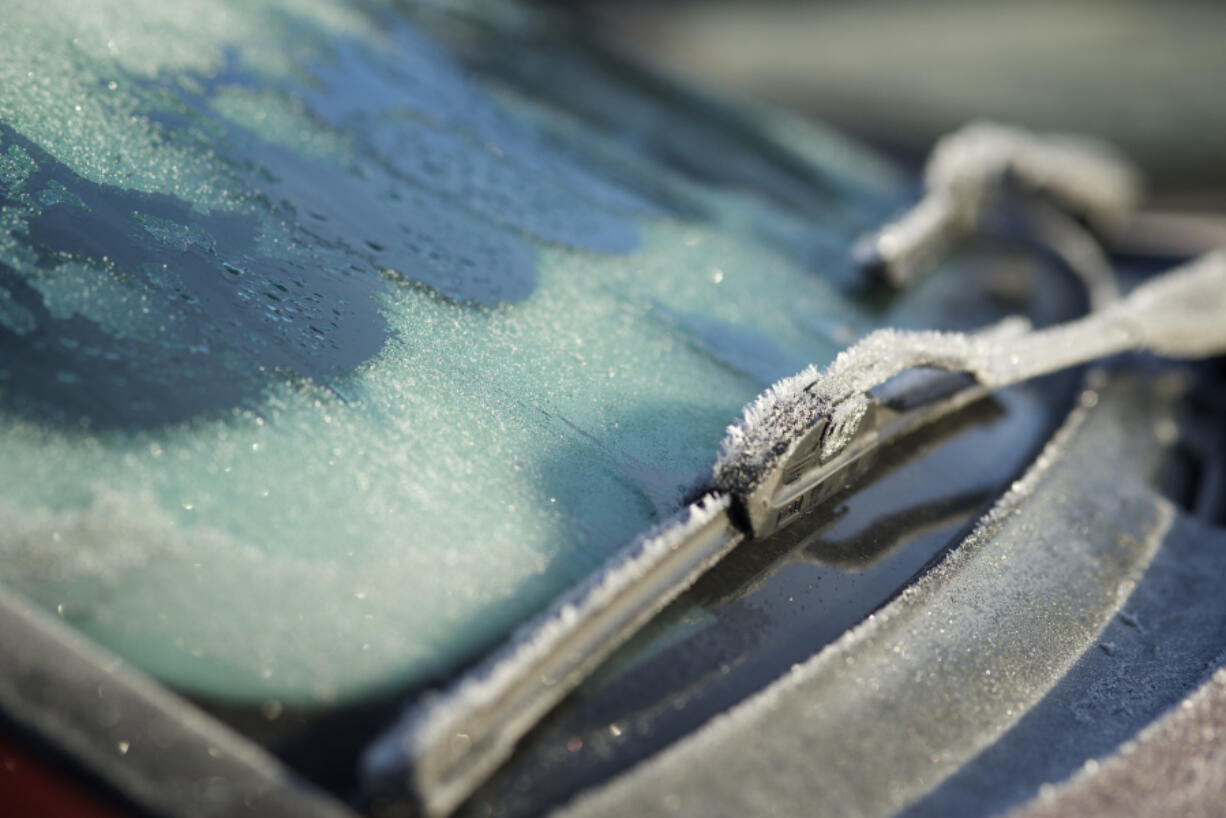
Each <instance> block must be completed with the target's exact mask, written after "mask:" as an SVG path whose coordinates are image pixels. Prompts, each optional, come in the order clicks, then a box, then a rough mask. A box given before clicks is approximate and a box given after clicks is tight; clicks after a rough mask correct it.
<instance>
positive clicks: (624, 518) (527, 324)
mask: <svg viewBox="0 0 1226 818" xmlns="http://www.w3.org/2000/svg"><path fill="white" fill-rule="evenodd" d="M58 5H59V4H58V3H57V2H55V1H54V0H53V1H51V2H49V0H38V2H27V0H15V2H10V3H8V4H6V10H5V15H4V16H5V20H4V21H3V22H0V44H2V45H3V50H4V53H5V54H6V56H5V57H4V59H3V60H0V202H2V205H0V582H3V583H4V584H5V585H7V586H9V587H11V588H13V589H15V590H17V591H19V592H21V593H23V594H25V595H27V596H29V597H30V598H32V599H34V600H36V601H37V602H38V603H39V604H41V605H42V606H44V607H45V608H47V609H48V610H50V611H54V612H56V613H57V614H58V615H59V616H61V617H63V619H65V620H66V621H68V622H71V623H72V624H73V625H75V626H76V627H78V628H79V629H81V630H82V631H84V632H85V633H87V634H88V635H90V636H91V637H92V638H94V639H96V640H97V641H98V642H100V643H102V644H103V645H105V646H107V647H109V648H110V649H112V650H114V651H116V652H118V653H119V654H120V655H121V656H123V657H125V658H126V659H128V660H129V661H131V662H132V663H134V664H136V665H137V666H139V667H141V668H143V669H145V670H147V671H149V672H151V673H153V674H155V675H156V676H158V677H160V678H162V679H164V680H166V681H168V682H169V683H171V684H173V685H175V686H177V687H180V688H181V689H184V690H187V691H189V692H192V693H196V694H199V695H204V696H208V697H216V698H222V699H229V700H236V701H258V700H262V699H267V698H277V699H280V700H283V701H286V702H295V703H300V704H316V703H327V702H335V701H340V700H343V699H346V698H350V697H353V696H355V695H359V694H362V693H366V692H371V691H374V690H377V689H381V688H386V687H388V686H394V685H403V684H408V683H412V682H413V681H415V680H419V679H422V678H424V677H426V676H428V675H430V674H436V673H440V672H445V671H446V670H447V669H449V668H452V667H454V666H455V665H456V663H458V662H460V661H462V660H464V659H466V658H469V657H471V656H472V655H473V654H474V653H475V652H476V651H478V650H480V649H482V648H483V647H486V646H488V645H489V644H490V643H491V642H492V641H493V640H496V639H497V638H499V637H500V636H502V635H504V634H505V633H506V632H507V631H508V629H510V628H511V627H513V626H514V625H515V624H516V623H517V622H518V621H521V620H522V619H523V618H524V617H525V616H528V615H530V614H531V613H533V612H534V611H536V610H539V609H540V607H541V606H542V605H543V604H544V603H545V602H546V601H547V600H548V599H549V598H550V597H551V596H552V595H554V594H556V593H557V592H559V591H560V590H562V589H564V588H566V587H567V586H569V585H570V584H572V583H574V582H575V581H577V580H578V579H580V578H582V577H584V576H586V575H588V574H589V573H590V572H591V571H593V570H595V569H596V568H597V567H598V566H599V565H600V563H601V562H602V561H603V560H604V559H605V558H606V557H607V556H608V555H609V554H610V553H611V552H612V551H613V550H614V549H615V548H616V547H617V546H619V545H621V544H622V543H625V542H626V541H628V540H630V539H631V538H633V537H634V536H635V534H636V533H638V532H640V531H642V530H644V529H645V528H647V527H648V526H650V525H651V524H653V523H655V522H657V521H659V520H660V519H661V518H662V517H664V516H666V515H668V514H670V513H672V512H673V511H675V510H677V509H678V508H680V507H681V506H682V505H684V502H685V500H686V498H687V497H688V496H690V495H691V494H692V493H693V492H694V491H695V490H696V489H697V488H698V487H700V485H701V483H702V481H703V480H705V479H706V477H707V476H708V473H709V468H710V464H711V462H712V461H713V459H714V456H715V452H716V448H717V446H718V443H719V440H720V438H721V436H722V433H723V430H724V427H725V425H726V424H727V423H729V422H730V421H731V420H732V419H733V418H734V417H735V416H736V415H737V414H738V412H739V410H740V408H741V407H742V405H744V404H745V403H746V402H748V401H749V400H751V399H752V398H753V397H754V396H755V395H756V394H757V393H758V392H760V391H761V390H762V389H763V388H764V387H766V386H767V385H769V384H770V383H771V382H772V381H774V380H775V379H777V378H779V377H782V376H785V375H789V374H792V373H793V372H795V371H797V370H799V369H800V368H802V367H803V366H805V365H806V364H808V363H822V362H825V361H827V360H829V359H830V358H831V357H832V356H833V355H834V354H835V353H836V352H837V350H838V349H840V348H841V347H842V346H844V345H846V343H848V342H849V341H851V340H853V339H854V338H855V337H857V336H858V335H860V334H861V333H863V332H864V331H865V330H867V329H869V328H871V327H874V326H877V325H879V324H882V323H890V324H905V325H926V324H930V323H933V322H934V321H935V320H936V318H935V316H937V315H938V314H939V313H940V308H939V306H938V305H941V304H942V303H944V302H945V301H946V297H947V296H948V294H949V293H950V292H952V291H953V290H954V289H956V282H951V281H948V280H945V279H942V278H941V277H939V276H938V277H936V278H934V279H932V280H931V281H930V282H929V283H927V284H925V285H924V286H923V287H921V288H919V289H917V290H916V291H915V292H914V293H911V294H908V295H907V296H906V297H905V298H904V299H902V300H900V301H897V302H895V303H893V304H892V305H890V306H889V307H888V308H884V307H879V308H874V307H872V306H871V305H868V304H864V303H858V302H857V301H855V300H854V299H853V298H851V297H850V296H848V295H846V294H845V293H844V292H843V291H842V290H841V289H840V287H839V286H838V285H837V283H836V277H837V274H838V273H839V272H841V271H842V270H843V268H844V267H845V265H846V263H847V262H846V248H847V247H848V246H849V245H850V243H851V242H852V240H853V239H854V237H855V236H856V234H857V233H858V232H860V231H861V230H862V229H864V228H866V227H868V226H871V225H873V224H874V223H876V222H877V221H878V220H880V219H881V218H882V217H883V216H884V215H886V214H887V213H888V212H890V210H891V209H892V208H893V207H894V206H895V205H896V204H897V203H898V201H899V200H900V196H901V194H902V190H903V184H902V181H901V180H900V178H899V176H898V175H897V174H896V173H895V172H894V171H893V170H892V169H890V168H889V167H887V166H886V165H884V164H883V163H882V162H880V161H879V160H877V159H875V158H873V157H871V156H869V155H867V154H865V153H863V152H861V151H860V150H858V149H857V148H855V147H854V146H852V145H850V144H848V143H847V142H845V141H843V140H842V139H840V138H838V137H837V136H835V135H832V134H830V133H827V132H825V131H821V130H819V129H816V128H814V127H812V126H810V125H806V124H801V123H799V122H797V121H794V120H792V119H789V118H787V117H784V116H783V115H780V114H777V113H773V112H769V111H759V110H750V109H742V108H739V107H731V106H728V105H724V104H720V103H716V102H712V101H710V100H708V99H706V98H705V97H701V96H697V95H692V94H690V93H688V92H685V91H682V90H679V89H678V88H677V87H675V86H674V85H672V84H670V83H668V82H666V81H663V80H661V79H659V78H657V77H655V76H652V75H651V74H649V73H645V72H641V71H638V70H635V69H632V68H631V67H629V66H627V65H625V64H623V63H621V62H620V61H618V60H617V59H616V58H614V57H611V56H609V55H606V54H603V53H602V52H600V51H599V50H598V49H594V48H592V47H591V46H590V45H587V44H584V43H582V42H578V41H576V40H575V39H574V38H573V36H572V35H571V34H570V33H569V32H568V31H566V30H565V28H564V26H561V25H559V24H558V23H557V21H555V20H553V19H552V18H550V17H548V16H543V15H541V14H540V13H538V12H531V13H530V12H527V11H524V10H523V9H520V8H518V7H516V6H512V5H508V4H505V3H497V4H491V5H490V6H489V7H483V6H479V5H475V6H470V5H465V6H463V7H458V8H457V7H456V6H454V5H453V4H447V5H446V8H444V7H443V5H440V6H437V7H435V6H430V5H421V6H411V7H409V8H408V9H402V8H400V7H397V10H395V11H393V10H391V9H386V8H383V7H367V6H364V5H361V4H350V3H341V2H336V3H332V2H327V0H313V1H312V2H308V3H280V2H273V1H272V0H266V1H265V2H250V1H249V0H241V1H240V0H232V2H224V1H223V0H191V1H190V2H183V3H175V4H167V3H161V2H153V1H152V0H142V2H137V3H130V2H125V3H122V4H121V3H117V2H116V3H111V2H94V3H90V4H85V5H84V6H83V7H82V6H81V4H75V3H63V5H64V6H65V8H59V7H58ZM112 6H114V8H112Z"/></svg>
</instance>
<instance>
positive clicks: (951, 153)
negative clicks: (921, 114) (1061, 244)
mask: <svg viewBox="0 0 1226 818" xmlns="http://www.w3.org/2000/svg"><path fill="white" fill-rule="evenodd" d="M924 188H925V195H924V198H923V199H921V200H920V201H919V202H918V203H917V204H916V205H915V206H914V207H912V208H911V209H910V210H908V211H907V212H906V213H904V214H903V215H902V216H900V217H899V218H898V219H897V220H896V221H894V222H892V223H890V224H887V225H885V226H884V227H882V228H881V229H879V230H877V231H875V232H873V233H870V234H868V235H865V236H864V237H862V238H861V239H860V240H859V242H857V244H856V247H855V249H854V251H853V254H854V256H855V258H856V261H857V263H858V264H859V266H860V268H861V269H862V270H864V272H865V273H866V274H867V275H868V276H870V277H871V278H873V279H875V280H877V281H880V282H881V283H884V284H886V285H888V286H891V287H895V288H902V287H905V286H907V285H908V284H909V283H911V281H912V280H914V279H915V277H916V276H918V275H920V274H922V273H923V272H924V271H925V270H927V268H928V267H930V266H932V265H933V264H935V263H936V261H937V260H939V259H940V258H941V257H942V256H944V255H945V254H946V253H947V252H948V251H949V250H950V248H951V247H952V245H954V244H955V243H956V242H957V241H958V240H960V239H962V238H964V237H966V236H967V235H969V234H971V233H974V232H975V231H976V230H978V229H979V227H980V226H981V224H982V222H983V220H984V219H985V217H986V216H987V214H988V213H990V212H991V210H992V208H993V206H994V205H996V204H997V203H998V202H999V200H1000V199H1001V198H1002V197H1003V195H1004V194H1005V192H1006V191H1007V190H1010V189H1013V190H1017V191H1019V192H1022V193H1026V194H1030V195H1037V196H1041V197H1046V198H1048V199H1050V200H1051V201H1053V202H1054V203H1055V204H1056V205H1058V206H1059V207H1060V208H1061V209H1063V210H1066V211H1068V212H1070V213H1071V214H1073V215H1076V216H1078V217H1082V218H1084V219H1085V220H1086V221H1087V222H1089V223H1090V224H1091V225H1097V226H1103V227H1108V226H1110V225H1113V224H1115V223H1118V222H1119V221H1121V220H1122V219H1123V218H1124V217H1125V216H1126V215H1127V214H1129V213H1131V212H1132V211H1133V210H1134V209H1135V208H1136V206H1137V204H1138V202H1139V201H1140V198H1141V175H1140V173H1139V171H1138V170H1137V169H1136V168H1135V167H1134V166H1133V165H1132V164H1131V163H1130V162H1129V161H1128V160H1127V159H1125V158H1124V157H1123V156H1121V155H1120V154H1119V153H1118V152H1117V151H1116V150H1115V149H1114V148H1112V147H1111V146H1110V145H1107V144H1105V143H1101V142H1098V141H1095V140H1091V139H1087V138H1084V137H1075V136H1060V135H1043V136H1040V135H1037V134H1033V133H1029V132H1027V131H1023V130H1020V129H1016V128H1010V127H1007V126H1004V125H998V124H995V123H987V122H977V123H974V124H971V125H968V126H966V127H965V128H962V129H961V130H958V131H955V132H954V133H952V134H949V135H948V136H945V137H943V138H942V139H941V140H940V141H939V142H937V144H936V146H935V147H934V148H933V150H932V153H931V154H930V155H929V158H928V162H927V164H926V165H925V167H924Z"/></svg>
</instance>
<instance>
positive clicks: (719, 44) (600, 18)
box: [567, 0, 1226, 209]
mask: <svg viewBox="0 0 1226 818" xmlns="http://www.w3.org/2000/svg"><path fill="white" fill-rule="evenodd" d="M567 5H569V6H571V7H572V9H574V10H576V11H578V12H579V13H580V14H581V15H582V16H583V18H584V19H585V20H586V22H587V24H588V25H589V26H590V27H591V28H592V30H593V31H594V33H596V34H597V35H599V36H600V37H602V38H604V39H606V40H607V41H609V42H610V43H611V44H612V45H613V46H614V47H616V48H618V49H620V50H623V51H629V52H632V53H634V54H636V55H637V56H639V57H640V58H643V59H645V60H647V61H648V62H649V63H652V64H654V65H656V66H658V67H661V68H663V69H665V70H667V71H669V72H671V73H674V74H678V75H681V76H683V77H686V78H688V79H690V80H696V81H698V82H700V83H702V84H705V85H707V86H709V87H712V88H714V89H717V90H718V91H720V92H722V93H730V94H734V95H737V96H742V97H750V98H755V99H762V100H768V101H771V102H774V103H777V104H781V105H784V106H787V107H789V108H792V109H795V110H798V111H801V112H803V113H807V114H811V115H813V116H815V117H818V118H820V119H822V120H824V121H826V122H828V123H831V124H833V125H835V126H837V127H839V128H841V129H843V130H845V131H847V132H849V133H851V134H853V135H855V136H857V137H859V138H860V139H862V140H864V141H866V142H869V143H871V144H874V145H876V146H878V147H880V148H882V149H884V150H886V151H888V152H889V153H891V154H893V155H894V156H896V157H899V158H902V159H903V160H904V161H912V162H914V163H915V164H917V165H918V164H919V163H920V162H922V159H923V156H924V154H925V152H926V151H927V149H928V148H929V147H930V146H931V144H932V142H933V140H934V139H935V138H936V137H937V136H939V135H940V134H942V133H944V132H946V131H949V130H952V129H954V128H956V127H958V126H959V125H962V124H964V123H966V122H967V121H968V120H971V119H975V118H980V117H983V118H990V119H995V120H999V121H1002V122H1007V123H1011V124H1017V125H1024V126H1027V127H1031V128H1034V129H1041V130H1072V131H1080V132H1085V133H1091V134H1095V135H1098V136H1102V137H1105V138H1107V139H1110V140H1111V141H1113V142H1115V143H1116V144H1117V145H1119V146H1120V147H1122V148H1123V149H1124V150H1125V151H1127V152H1128V153H1129V154H1130V155H1131V156H1132V157H1133V158H1134V159H1135V160H1137V161H1138V162H1139V163H1140V164H1141V165H1142V166H1143V167H1144V168H1145V169H1146V170H1147V171H1148V174H1149V179H1150V183H1151V189H1152V193H1153V194H1154V196H1155V197H1156V198H1157V200H1158V202H1159V203H1160V204H1162V205H1166V206H1180V207H1187V208H1194V209H1201V208H1206V209H1222V208H1226V3H1220V2H1203V3H1190V2H1183V3H1152V2H1150V3H1146V2H1114V1H1111V2H1109V1H1108V0H1091V1H1090V2H1061V1H1060V0H1035V1H1032V2H1026V3H997V2H981V1H980V0H943V1H941V2H929V3H901V2H883V1H882V0H861V1H859V2H852V1H851V0H829V1H827V2H821V1H820V0H808V2H802V1H800V0H790V1H789V0H770V1H768V0H757V1H756V2H754V1H751V2H737V1H736V0H682V1H680V2H663V1H662V0H656V1H655V2H649V1H648V0H630V1H629V2H625V1H617V2H615V1H614V0H587V1H586V2H572V3H568V4H567Z"/></svg>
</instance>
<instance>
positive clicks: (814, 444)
mask: <svg viewBox="0 0 1226 818" xmlns="http://www.w3.org/2000/svg"><path fill="white" fill-rule="evenodd" d="M1134 350H1136V351H1140V350H1149V351H1151V352H1154V353H1156V354H1158V355H1162V356H1164V357H1169V358H1200V357H1207V356H1211V355H1217V354H1222V353H1226V251H1216V252H1213V253H1209V254H1207V255H1205V256H1202V257H1201V258H1199V259H1197V260H1195V261H1193V262H1191V263H1189V264H1186V265H1184V266H1183V267H1180V268H1178V269H1175V270H1172V271H1170V272H1168V273H1165V274H1163V275H1160V276H1158V277H1156V278H1154V279H1151V280H1150V281H1148V282H1146V283H1145V284H1142V285H1141V286H1139V287H1137V288H1136V289H1135V290H1133V291H1132V293H1131V294H1129V295H1128V296H1127V297H1126V298H1124V299H1122V300H1120V301H1118V302H1115V303H1113V304H1110V305H1109V306H1107V307H1105V308H1103V309H1101V310H1098V311H1095V312H1092V313H1090V314H1089V315H1087V316H1085V317H1083V318H1080V319H1078V320H1075V321H1070V322H1068V323H1065V324H1060V325H1057V326H1054V327H1049V328H1046V329H1042V330H1032V329H1031V328H1030V324H1029V322H1028V321H1026V319H1024V318H1010V319H1006V320H1005V321H1003V322H1001V323H1000V324H997V325H996V326H994V327H991V328H989V329H987V330H985V331H981V332H979V333H975V334H971V335H966V334H962V333H948V332H935V331H927V332H903V331H899V330H893V329H885V330H879V331H877V332H874V333H872V334H870V335H868V336H866V337H865V338H864V339H863V340H861V341H860V342H859V343H857V344H856V345H854V346H852V347H850V348H849V349H847V350H845V351H844V352H842V353H841V354H840V355H839V356H838V358H836V359H835V361H834V362H833V363H832V364H831V365H830V366H829V367H828V368H827V369H826V370H825V371H824V372H821V373H818V372H817V370H815V369H814V368H812V367H810V368H809V369H808V370H806V371H804V372H802V373H800V374H799V375H796V376H794V377H793V378H790V379H788V380H786V381H783V382H781V383H780V384H777V385H776V386H775V387H774V388H773V389H771V390H770V391H769V392H768V393H766V394H765V395H763V396H762V397H761V398H759V399H758V401H757V402H755V403H754V404H752V405H751V406H749V407H747V408H746V410H745V417H744V419H743V420H742V421H741V423H740V424H738V425H736V426H733V427H730V428H729V431H728V436H727V437H726V438H725V445H724V450H723V451H722V452H721V455H720V459H719V461H718V462H717V464H716V472H715V483H716V486H717V487H718V488H719V489H721V490H722V491H724V492H726V493H728V494H729V495H730V496H732V498H733V502H734V503H735V504H736V505H737V506H738V507H739V509H740V511H741V513H742V515H743V517H744V518H745V520H746V521H747V523H748V527H749V530H750V533H751V534H752V535H753V536H754V537H762V536H765V535H767V534H770V533H771V532H772V531H775V530H777V529H778V528H780V527H781V526H784V525H787V524H788V523H789V522H791V521H792V520H793V519H795V518H796V517H798V516H799V515H801V514H803V513H804V512H805V511H807V510H808V509H810V508H811V507H812V506H813V505H815V504H816V503H818V502H821V501H822V500H823V499H825V498H826V497H828V496H829V495H830V493H831V492H833V491H836V490H838V488H840V487H841V484H842V482H843V481H842V480H832V479H831V478H832V476H834V475H851V474H853V473H854V465H855V464H856V463H857V461H859V460H861V459H862V458H863V457H864V455H865V454H867V453H868V452H870V451H872V450H874V449H875V448H877V447H878V446H879V445H880V444H881V443H882V442H885V441H886V440H888V439H891V438H894V437H897V436H900V435H901V434H904V433H906V432H909V431H910V430H912V429H914V428H916V427H917V426H920V425H922V424H924V423H927V422H929V421H930V420H933V419H935V418H937V417H940V416H942V415H944V414H947V413H948V412H949V411H952V410H953V409H956V408H958V407H959V406H962V405H965V404H966V403H969V402H970V401H972V400H976V399H977V398H979V397H981V396H982V395H984V394H985V393H986V392H988V391H992V390H996V389H999V388H1001V387H1004V386H1008V385H1010V384H1015V383H1019V382H1021V381H1025V380H1029V379H1031V378H1035V377H1038V376H1040V375H1046V374H1049V373H1052V372H1056V371H1059V370H1061V369H1066V368H1069V367H1072V366H1076V365H1078V364H1083V363H1088V362H1090V361H1094V360H1098V359H1101V358H1105V357H1108V356H1111V355H1115V354H1118V353H1121V352H1128V351H1134ZM921 367H922V368H928V369H936V370H943V371H945V372H949V373H962V374H963V375H968V376H970V377H971V379H972V380H971V381H970V382H969V383H967V384H965V385H964V386H962V387H960V388H959V387H957V386H955V387H953V388H952V389H951V390H949V392H948V394H945V395H940V394H939V393H938V397H937V398H936V399H935V400H929V401H926V402H920V404H919V405H918V406H915V407H913V408H908V407H902V408H897V407H896V406H895V405H891V403H890V402H889V401H883V400H881V399H879V398H878V397H874V394H873V391H874V390H879V389H880V388H882V387H883V386H886V385H887V383H888V382H889V381H890V380H891V379H892V378H894V377H895V376H898V375H900V373H904V372H906V371H907V370H913V369H916V368H921ZM926 377H934V376H931V375H928V376H926Z"/></svg>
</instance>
